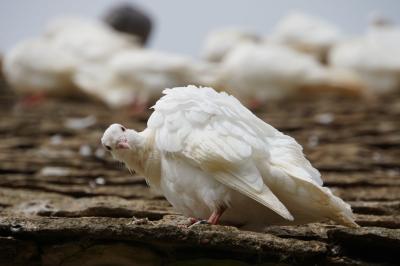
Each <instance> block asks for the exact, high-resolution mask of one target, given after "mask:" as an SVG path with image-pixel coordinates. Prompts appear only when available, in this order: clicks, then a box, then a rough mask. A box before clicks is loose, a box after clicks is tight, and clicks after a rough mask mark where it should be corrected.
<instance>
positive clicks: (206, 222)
mask: <svg viewBox="0 0 400 266" xmlns="http://www.w3.org/2000/svg"><path fill="white" fill-rule="evenodd" d="M200 224H209V225H211V224H210V223H209V222H208V221H207V220H198V221H197V222H195V223H193V224H192V225H189V227H188V228H192V227H194V226H196V225H200Z"/></svg>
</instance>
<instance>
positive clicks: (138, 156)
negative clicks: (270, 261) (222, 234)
mask: <svg viewBox="0 0 400 266" xmlns="http://www.w3.org/2000/svg"><path fill="white" fill-rule="evenodd" d="M164 94H166V95H165V96H163V97H162V98H161V99H160V100H159V101H158V102H157V103H156V104H155V106H154V112H153V114H152V115H151V117H150V118H149V120H148V123H147V128H146V129H145V130H144V131H142V132H136V131H135V130H133V129H126V128H125V127H123V126H122V125H119V124H113V125H111V126H110V127H109V128H108V129H107V130H106V131H105V132H104V135H103V137H102V139H101V141H102V144H103V145H104V146H105V148H106V149H108V150H109V151H110V152H111V153H112V155H113V156H114V158H116V159H117V160H120V161H122V162H124V163H125V164H126V166H127V167H128V168H129V169H133V170H135V171H136V172H137V173H139V174H141V175H143V176H145V178H146V181H147V182H148V184H149V185H150V186H151V187H153V188H156V189H158V190H160V191H161V192H162V193H163V194H164V196H165V197H166V198H167V200H168V201H169V202H170V203H171V204H172V205H173V206H174V207H175V208H176V209H177V211H179V212H182V213H183V214H184V215H186V216H189V217H196V218H200V219H207V218H208V222H209V223H211V224H216V223H218V222H219V221H221V222H222V223H226V224H233V225H237V226H242V228H245V229H249V230H256V231H257V230H262V229H263V228H264V227H265V226H266V225H271V224H301V223H307V222H314V221H319V220H322V219H326V218H329V219H332V220H334V221H336V222H338V223H340V224H342V225H346V226H351V227H356V226H357V224H356V223H355V222H354V217H353V213H352V211H351V208H350V206H349V205H348V204H346V203H345V202H343V201H342V200H341V199H340V198H338V197H336V196H334V195H333V194H332V193H331V191H330V190H329V189H328V188H326V187H323V186H322V180H321V178H320V174H319V172H318V171H317V170H316V169H315V168H313V167H312V166H311V164H310V162H309V161H308V160H307V159H306V158H305V157H304V155H303V152H302V147H301V146H300V145H299V144H298V143H297V142H296V141H295V140H294V139H293V138H291V137H289V136H287V135H285V134H283V133H281V132H279V131H278V130H276V129H275V128H273V127H272V126H270V125H268V124H267V123H265V122H263V121H262V120H260V119H259V118H257V117H256V116H255V115H254V114H252V113H251V112H250V111H249V110H248V109H246V108H245V107H244V106H243V105H242V104H241V103H240V102H239V101H238V100H237V99H236V98H234V97H233V96H229V95H228V94H226V93H225V92H221V93H218V92H216V91H215V90H213V89H212V88H197V87H195V86H188V87H183V88H174V89H166V90H165V91H164Z"/></svg>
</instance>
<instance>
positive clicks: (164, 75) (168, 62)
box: [74, 49, 214, 111]
mask: <svg viewBox="0 0 400 266" xmlns="http://www.w3.org/2000/svg"><path fill="white" fill-rule="evenodd" d="M212 71H213V66H212V65H210V64H206V63H197V62H194V61H192V60H191V59H190V58H187V57H185V56H181V55H176V54H170V53H163V52H159V51H152V50H142V49H136V50H126V51H123V52H120V53H117V54H116V55H115V56H113V57H112V58H111V59H110V60H109V61H108V62H106V63H104V64H101V65H100V64H96V65H94V64H85V65H82V66H81V67H80V68H79V69H78V71H77V73H76V75H75V77H74V80H75V83H76V84H77V85H78V86H79V87H80V88H82V90H83V91H85V92H86V93H88V94H90V95H92V96H94V97H97V98H98V99H100V100H102V101H103V102H105V103H106V104H107V105H109V106H110V107H122V106H127V105H131V104H133V105H134V108H135V109H136V110H137V111H140V110H143V108H145V107H146V106H147V105H148V103H149V102H152V101H153V102H155V101H156V100H157V99H158V98H160V97H161V95H162V90H163V88H166V87H175V86H184V85H186V84H199V85H208V84H209V83H212V82H213V79H214V74H213V73H212Z"/></svg>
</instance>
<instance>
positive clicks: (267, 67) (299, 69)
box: [217, 44, 360, 106]
mask: <svg viewBox="0 0 400 266" xmlns="http://www.w3.org/2000/svg"><path fill="white" fill-rule="evenodd" d="M359 85H360V84H359V81H358V80H357V76H355V75H351V73H347V72H346V71H339V70H337V69H330V68H327V67H325V66H323V65H321V64H320V63H319V62H317V61H316V60H315V59H314V58H313V57H312V56H309V55H307V54H303V53H299V52H296V51H295V50H292V49H290V48H288V47H285V46H282V45H276V44H262V45H259V44H242V45H240V46H238V47H236V48H235V49H234V50H233V51H231V52H230V53H229V54H228V55H227V57H226V58H225V60H224V61H223V62H222V64H221V69H220V71H219V77H218V81H217V87H219V88H221V89H224V90H229V92H231V93H232V94H233V95H235V96H236V97H238V98H239V99H241V100H243V101H244V102H245V103H246V105H249V104H250V106H251V105H252V104H251V103H253V102H254V101H255V100H256V101H257V102H258V103H262V102H264V101H266V100H271V99H272V100H274V99H280V98H284V97H287V96H290V95H292V94H294V93H297V92H298V91H299V89H301V88H304V87H316V88H317V89H320V90H321V91H323V90H325V89H326V88H329V87H333V88H334V89H337V90H338V92H341V90H344V91H347V90H349V91H355V92H356V93H358V91H359Z"/></svg>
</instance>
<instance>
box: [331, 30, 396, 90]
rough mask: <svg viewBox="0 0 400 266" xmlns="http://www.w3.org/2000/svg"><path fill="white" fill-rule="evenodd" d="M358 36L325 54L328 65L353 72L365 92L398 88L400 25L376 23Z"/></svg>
mask: <svg viewBox="0 0 400 266" xmlns="http://www.w3.org/2000/svg"><path fill="white" fill-rule="evenodd" d="M377 23H378V22H374V24H373V25H371V27H370V28H369V29H368V32H367V33H366V34H365V35H364V36H361V37H358V38H353V39H349V40H346V41H343V42H340V43H339V44H338V45H336V46H334V47H333V49H332V50H331V51H330V53H329V57H328V59H329V64H331V65H332V66H334V67H337V68H342V69H348V70H352V71H354V72H355V73H357V74H358V75H359V76H360V77H361V79H362V81H363V83H364V84H365V86H366V87H367V88H368V89H369V91H371V92H373V93H378V94H379V93H387V92H392V91H396V90H398V89H399V88H400V28H399V27H396V26H395V25H387V24H384V23H383V22H380V23H383V24H377Z"/></svg>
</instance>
